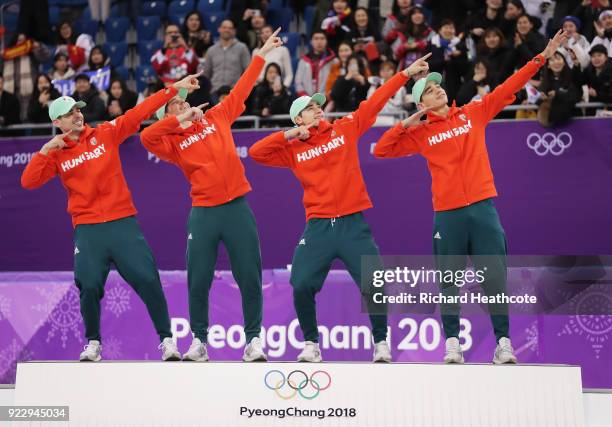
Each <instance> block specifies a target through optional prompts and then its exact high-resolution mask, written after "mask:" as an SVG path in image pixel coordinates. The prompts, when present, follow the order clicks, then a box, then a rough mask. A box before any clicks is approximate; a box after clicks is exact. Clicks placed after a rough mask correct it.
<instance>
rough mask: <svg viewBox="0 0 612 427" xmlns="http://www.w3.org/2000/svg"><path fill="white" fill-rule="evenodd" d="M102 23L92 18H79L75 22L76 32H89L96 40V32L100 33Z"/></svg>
mask: <svg viewBox="0 0 612 427" xmlns="http://www.w3.org/2000/svg"><path fill="white" fill-rule="evenodd" d="M99 27H100V24H99V23H98V21H94V20H92V19H83V18H81V19H79V20H78V21H76V22H75V23H74V31H75V33H76V34H89V35H90V36H91V37H92V38H93V39H94V41H95V40H96V34H98V28H99Z"/></svg>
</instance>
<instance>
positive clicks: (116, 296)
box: [104, 285, 132, 317]
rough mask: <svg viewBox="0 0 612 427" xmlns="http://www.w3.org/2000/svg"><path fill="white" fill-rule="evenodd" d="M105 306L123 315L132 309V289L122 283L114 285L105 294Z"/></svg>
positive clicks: (114, 312) (117, 314) (117, 315)
mask: <svg viewBox="0 0 612 427" xmlns="http://www.w3.org/2000/svg"><path fill="white" fill-rule="evenodd" d="M104 300H105V308H106V310H108V311H110V312H111V313H113V314H114V315H115V317H119V316H121V314H123V313H125V312H126V311H128V310H131V308H132V306H131V304H130V291H129V290H128V289H126V288H125V287H123V286H121V285H117V286H114V287H112V288H111V289H110V290H109V291H108V292H106V295H105V296H104Z"/></svg>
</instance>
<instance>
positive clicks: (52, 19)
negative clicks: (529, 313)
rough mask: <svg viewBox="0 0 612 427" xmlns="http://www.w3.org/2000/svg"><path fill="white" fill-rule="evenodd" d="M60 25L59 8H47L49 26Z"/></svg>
mask: <svg viewBox="0 0 612 427" xmlns="http://www.w3.org/2000/svg"><path fill="white" fill-rule="evenodd" d="M59 23H60V8H59V6H49V24H51V26H56V25H58V24H59Z"/></svg>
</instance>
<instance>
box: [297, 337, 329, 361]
mask: <svg viewBox="0 0 612 427" xmlns="http://www.w3.org/2000/svg"><path fill="white" fill-rule="evenodd" d="M297 361H298V362H315V363H319V362H322V361H323V358H322V357H321V350H320V349H319V343H318V342H312V341H306V342H305V343H304V349H303V350H302V352H301V353H300V354H298V357H297Z"/></svg>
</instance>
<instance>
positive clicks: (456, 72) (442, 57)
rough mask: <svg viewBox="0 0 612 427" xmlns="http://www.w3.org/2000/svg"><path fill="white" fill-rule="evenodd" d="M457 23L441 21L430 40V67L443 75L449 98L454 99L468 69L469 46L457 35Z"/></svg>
mask: <svg viewBox="0 0 612 427" xmlns="http://www.w3.org/2000/svg"><path fill="white" fill-rule="evenodd" d="M456 34H457V30H456V28H455V23H454V22H453V21H452V20H450V19H445V20H443V21H442V22H441V27H440V29H439V30H438V32H437V33H434V35H433V37H432V38H431V40H430V42H429V48H428V50H429V51H430V52H431V53H432V55H431V57H430V58H429V61H428V62H429V69H430V70H431V71H436V72H438V73H440V74H442V76H443V80H442V81H443V82H444V86H445V90H446V94H447V95H448V99H450V100H454V99H455V96H456V95H457V92H458V91H459V88H460V87H461V80H462V77H463V75H464V74H465V73H466V72H467V70H468V59H467V48H466V46H465V43H463V41H462V39H461V38H460V37H457V35H456Z"/></svg>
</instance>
